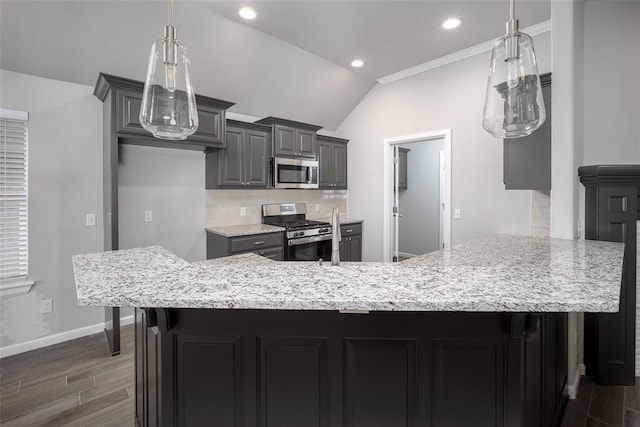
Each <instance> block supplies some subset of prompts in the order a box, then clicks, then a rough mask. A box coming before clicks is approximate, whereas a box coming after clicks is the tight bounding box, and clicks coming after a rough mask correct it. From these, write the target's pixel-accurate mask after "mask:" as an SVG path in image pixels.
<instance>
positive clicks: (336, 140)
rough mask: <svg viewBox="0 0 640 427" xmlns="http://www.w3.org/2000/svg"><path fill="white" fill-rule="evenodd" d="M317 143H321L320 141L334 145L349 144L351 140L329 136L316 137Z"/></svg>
mask: <svg viewBox="0 0 640 427" xmlns="http://www.w3.org/2000/svg"><path fill="white" fill-rule="evenodd" d="M316 141H318V142H320V141H324V142H332V143H334V144H348V143H349V140H348V139H344V138H338V137H335V136H328V135H320V134H318V135H316Z"/></svg>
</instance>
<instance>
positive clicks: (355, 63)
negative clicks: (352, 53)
mask: <svg viewBox="0 0 640 427" xmlns="http://www.w3.org/2000/svg"><path fill="white" fill-rule="evenodd" d="M363 65H364V61H362V59H354V60H353V61H351V66H352V67H353V68H360V67H362V66H363Z"/></svg>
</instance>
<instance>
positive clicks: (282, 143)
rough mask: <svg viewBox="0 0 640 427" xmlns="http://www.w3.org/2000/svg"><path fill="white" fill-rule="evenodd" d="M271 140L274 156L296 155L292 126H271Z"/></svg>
mask: <svg viewBox="0 0 640 427" xmlns="http://www.w3.org/2000/svg"><path fill="white" fill-rule="evenodd" d="M273 141H274V147H275V153H274V154H275V155H276V156H295V155H296V151H297V150H296V147H297V142H298V141H296V130H295V129H294V128H290V127H286V126H280V125H276V126H274V127H273Z"/></svg>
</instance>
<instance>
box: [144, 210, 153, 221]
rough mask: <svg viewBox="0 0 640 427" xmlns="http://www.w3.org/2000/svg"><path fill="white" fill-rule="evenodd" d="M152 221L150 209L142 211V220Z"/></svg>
mask: <svg viewBox="0 0 640 427" xmlns="http://www.w3.org/2000/svg"><path fill="white" fill-rule="evenodd" d="M151 221H153V212H152V211H144V222H151Z"/></svg>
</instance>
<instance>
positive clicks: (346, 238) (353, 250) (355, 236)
mask: <svg viewBox="0 0 640 427" xmlns="http://www.w3.org/2000/svg"><path fill="white" fill-rule="evenodd" d="M340 235H341V237H342V240H341V241H340V247H339V248H340V260H341V261H348V262H361V261H362V224H345V225H341V226H340Z"/></svg>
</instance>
